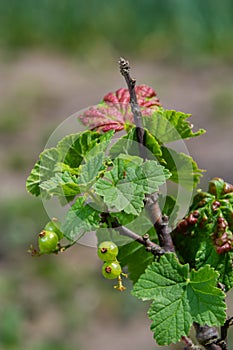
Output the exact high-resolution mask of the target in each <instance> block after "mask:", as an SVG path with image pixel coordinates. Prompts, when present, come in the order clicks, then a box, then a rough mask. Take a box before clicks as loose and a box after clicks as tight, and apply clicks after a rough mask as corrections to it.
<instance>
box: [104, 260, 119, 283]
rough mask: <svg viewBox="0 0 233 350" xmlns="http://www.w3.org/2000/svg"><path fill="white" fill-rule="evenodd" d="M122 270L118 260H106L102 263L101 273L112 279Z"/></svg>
mask: <svg viewBox="0 0 233 350" xmlns="http://www.w3.org/2000/svg"><path fill="white" fill-rule="evenodd" d="M121 272H122V270H121V265H120V264H119V262H118V261H107V262H105V263H104V264H103V267H102V274H103V276H104V277H105V278H108V279H110V280H113V279H115V278H117V277H119V276H120V274H121Z"/></svg>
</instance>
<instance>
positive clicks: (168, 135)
mask: <svg viewBox="0 0 233 350" xmlns="http://www.w3.org/2000/svg"><path fill="white" fill-rule="evenodd" d="M189 117H190V114H185V113H183V112H177V111H174V110H165V109H163V108H159V109H158V110H156V111H155V112H154V114H153V115H152V116H150V117H143V118H142V121H143V125H144V127H145V128H147V129H148V130H150V133H151V134H152V135H153V136H155V137H156V139H157V140H158V141H159V143H160V144H165V143H169V142H172V141H176V140H180V139H188V138H191V137H196V136H199V135H201V134H203V133H204V132H205V130H203V129H200V130H198V131H197V132H195V133H193V131H192V125H191V124H190V123H189V122H188V121H186V119H187V118H189Z"/></svg>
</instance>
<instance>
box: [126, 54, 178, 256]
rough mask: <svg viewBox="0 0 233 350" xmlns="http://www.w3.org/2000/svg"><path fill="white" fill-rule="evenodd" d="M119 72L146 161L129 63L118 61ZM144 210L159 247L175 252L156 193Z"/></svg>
mask: <svg viewBox="0 0 233 350" xmlns="http://www.w3.org/2000/svg"><path fill="white" fill-rule="evenodd" d="M119 65H120V72H121V74H122V75H123V77H124V78H125V81H126V83H127V86H128V89H129V94H130V104H131V110H132V113H133V116H134V122H135V125H136V132H137V139H138V144H139V153H140V156H141V157H142V158H143V159H144V160H146V148H145V145H144V129H143V126H142V113H141V110H140V107H139V105H138V102H137V96H136V93H135V84H136V80H135V79H133V78H131V76H130V66H129V62H128V61H126V60H125V59H124V58H122V57H121V58H120V60H119ZM146 208H147V210H148V213H149V217H150V218H151V221H152V223H153V225H154V228H155V230H156V232H157V234H158V237H159V242H160V246H161V247H163V249H164V251H165V252H175V248H174V245H173V242H172V239H171V235H170V232H169V229H168V219H167V217H166V216H163V215H162V212H161V210H160V207H159V204H158V193H154V194H152V195H148V196H146Z"/></svg>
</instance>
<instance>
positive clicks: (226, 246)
mask: <svg viewBox="0 0 233 350" xmlns="http://www.w3.org/2000/svg"><path fill="white" fill-rule="evenodd" d="M231 249H232V247H231V244H230V243H229V242H227V243H225V244H224V245H222V246H221V247H219V246H217V247H216V251H217V253H218V254H223V253H227V252H229V251H230V250H231Z"/></svg>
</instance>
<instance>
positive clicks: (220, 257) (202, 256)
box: [196, 238, 233, 292]
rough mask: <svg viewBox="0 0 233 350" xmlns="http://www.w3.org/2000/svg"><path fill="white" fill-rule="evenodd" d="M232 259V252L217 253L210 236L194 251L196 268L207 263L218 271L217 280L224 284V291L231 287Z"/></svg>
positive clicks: (232, 276) (232, 284) (232, 280)
mask: <svg viewBox="0 0 233 350" xmlns="http://www.w3.org/2000/svg"><path fill="white" fill-rule="evenodd" d="M232 260H233V252H231V251H230V252H226V253H223V254H218V253H217V251H216V248H215V246H214V244H213V241H212V239H211V238H209V239H207V238H206V239H205V240H203V241H202V242H201V244H200V247H199V250H198V251H197V253H196V266H197V268H200V267H201V266H204V265H207V264H208V265H210V266H212V267H213V268H214V269H215V270H216V271H218V273H219V279H218V281H219V282H220V283H222V284H223V285H224V287H225V291H226V292H227V291H228V290H230V289H231V288H232V287H233V269H232Z"/></svg>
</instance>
